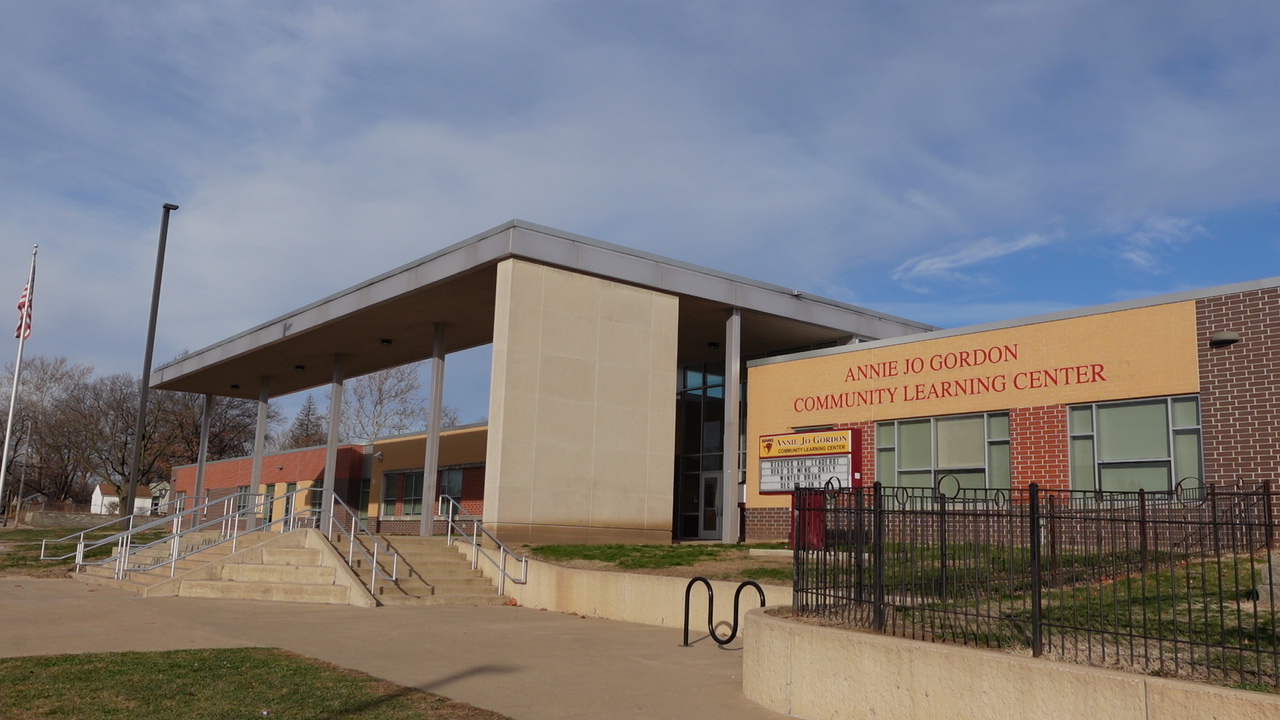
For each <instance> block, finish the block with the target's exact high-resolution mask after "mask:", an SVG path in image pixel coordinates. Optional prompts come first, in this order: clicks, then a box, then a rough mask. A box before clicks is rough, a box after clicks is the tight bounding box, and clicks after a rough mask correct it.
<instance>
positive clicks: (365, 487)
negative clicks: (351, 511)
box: [356, 479, 373, 520]
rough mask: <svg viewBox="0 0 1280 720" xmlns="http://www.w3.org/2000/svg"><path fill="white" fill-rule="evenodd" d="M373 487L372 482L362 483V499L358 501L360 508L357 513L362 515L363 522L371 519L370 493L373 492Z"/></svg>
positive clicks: (364, 481) (365, 481)
mask: <svg viewBox="0 0 1280 720" xmlns="http://www.w3.org/2000/svg"><path fill="white" fill-rule="evenodd" d="M372 486H373V481H372V480H367V479H366V480H361V481H360V499H359V500H357V501H356V502H357V503H359V506H358V507H357V508H356V512H357V513H358V514H359V515H360V519H361V520H366V519H368V517H369V493H370V492H371V488H372Z"/></svg>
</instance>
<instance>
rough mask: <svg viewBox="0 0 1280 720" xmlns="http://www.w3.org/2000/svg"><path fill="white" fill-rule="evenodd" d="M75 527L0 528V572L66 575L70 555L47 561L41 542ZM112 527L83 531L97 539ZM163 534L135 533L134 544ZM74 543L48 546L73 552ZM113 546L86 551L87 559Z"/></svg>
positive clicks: (53, 552)
mask: <svg viewBox="0 0 1280 720" xmlns="http://www.w3.org/2000/svg"><path fill="white" fill-rule="evenodd" d="M74 531H75V530H74V528H22V529H18V528H0V575H32V576H36V577H57V576H62V575H65V574H66V573H67V572H68V571H70V570H71V569H73V568H74V567H75V562H74V560H73V559H68V560H60V561H49V560H41V559H40V543H41V541H42V540H56V539H58V538H61V537H66V536H67V535H70V534H71V533H72V532H74ZM113 532H115V531H114V530H99V531H97V532H93V533H89V534H88V535H86V539H88V540H96V539H99V538H104V537H107V536H109V535H111V534H112V533H113ZM161 537H164V533H163V532H159V531H156V532H145V533H138V534H137V535H136V536H134V539H133V542H134V544H135V545H141V544H143V543H148V542H151V541H152V540H158V539H160V538H161ZM75 549H76V543H75V542H66V543H61V544H59V545H57V546H51V547H50V548H49V553H50V554H51V555H55V556H56V555H66V554H68V553H73V552H75ZM113 550H115V545H114V544H111V545H105V546H103V547H100V548H96V549H94V550H90V551H88V552H86V553H85V559H86V560H95V559H101V558H105V557H108V556H109V555H111V553H112V551H113Z"/></svg>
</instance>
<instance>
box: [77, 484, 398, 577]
mask: <svg viewBox="0 0 1280 720" xmlns="http://www.w3.org/2000/svg"><path fill="white" fill-rule="evenodd" d="M306 492H322V493H323V492H331V491H329V490H325V489H322V488H299V489H297V490H294V491H292V492H289V493H285V494H284V495H279V496H271V497H267V496H264V495H255V496H254V497H256V498H260V499H259V500H257V501H256V502H252V503H249V504H246V505H245V506H244V507H242V508H236V509H234V510H232V509H230V508H231V503H232V502H233V501H235V500H236V497H235V496H232V497H229V498H225V499H223V500H221V501H210V502H206V503H202V504H200V505H197V506H195V507H192V508H189V509H187V510H184V511H182V512H180V513H178V514H177V515H174V516H172V517H171V518H164V519H163V520H164V522H166V523H167V522H172V523H173V533H172V534H171V535H169V536H167V537H164V538H161V539H159V540H155V541H152V542H149V543H146V544H143V545H137V546H135V545H133V544H132V538H133V536H134V535H135V534H137V533H138V532H142V531H144V530H147V529H152V528H154V527H157V526H158V524H159V523H148V524H146V525H142V526H138V527H136V528H133V529H131V530H129V531H127V532H123V533H117V534H116V535H113V536H111V538H104V539H103V541H100V542H99V543H98V544H96V545H94V547H98V546H101V545H103V544H105V543H106V542H110V541H112V540H115V541H116V542H117V550H116V553H115V554H114V555H112V556H111V557H109V558H106V559H104V560H99V561H95V562H84V550H85V549H92V548H80V549H78V550H77V553H76V566H77V567H76V569H77V570H79V569H80V568H81V567H84V566H90V565H106V564H107V563H110V562H114V563H115V564H116V571H115V575H116V579H124V575H125V574H126V573H128V572H130V571H132V570H154V569H157V568H163V567H164V566H165V565H169V577H173V576H174V575H175V574H176V573H177V562H178V561H179V560H182V559H185V558H188V557H190V556H192V555H195V554H196V553H198V552H202V551H204V550H208V549H209V548H211V547H217V546H219V545H222V544H225V543H228V542H229V543H231V544H232V545H231V551H232V552H236V545H237V542H238V540H239V539H240V538H241V537H244V536H245V535H248V534H249V533H253V532H263V531H267V530H269V529H270V528H273V527H275V526H279V527H280V528H281V529H282V530H296V529H298V528H300V527H303V526H306V525H311V526H313V527H318V525H319V520H318V518H317V516H318V514H319V512H320V511H318V510H316V509H315V508H313V507H310V506H308V507H302V508H299V505H300V503H299V502H298V501H297V496H299V495H300V494H302V493H306ZM333 499H334V500H335V501H337V502H338V503H340V504H341V505H342V507H344V508H346V509H347V510H348V512H350V508H349V507H347V505H346V503H344V502H342V500H341V498H339V497H338V496H337V495H336V494H335V495H334V496H333ZM280 501H286V503H287V505H291V506H293V508H294V510H293V511H292V512H290V513H288V514H286V515H284V516H283V517H280V518H276V519H273V520H271V521H269V522H266V523H264V524H261V525H258V524H256V523H254V522H246V523H244V525H245V527H244V529H243V530H242V529H241V527H240V526H241V521H242V520H246V519H251V518H256V516H257V515H258V514H259V513H260V512H261V511H263V510H264V509H265V508H266V506H267V505H268V504H269V503H276V502H280ZM216 502H223V503H225V504H226V506H227V507H226V508H224V511H223V513H222V515H221V516H220V517H215V518H212V519H209V520H205V521H203V522H193V523H192V524H191V525H189V526H187V527H185V528H184V527H183V522H182V518H184V517H188V516H192V515H195V514H196V513H198V512H201V511H203V510H204V509H205V508H207V507H208V506H209V505H212V504H214V503H216ZM307 518H317V519H316V520H315V521H314V522H313V523H306V522H303V521H304V520H305V519H307ZM353 519H355V520H356V521H357V522H358V518H355V517H354V515H353ZM335 525H336V524H335V523H334V522H333V521H332V519H331V520H330V527H329V532H330V535H329V540H330V542H332V532H333V529H334V527H335ZM361 525H363V523H361ZM213 527H217V528H219V530H218V539H217V540H214V541H213V542H209V543H205V544H202V545H201V546H200V547H198V548H196V549H193V550H189V551H187V552H182V551H181V546H182V538H183V537H185V536H186V535H188V534H190V533H194V532H198V531H201V530H205V529H208V528H213ZM338 529H339V530H340V531H342V532H347V531H346V529H345V528H342V527H340V526H339V527H338ZM362 529H364V531H365V532H366V533H367V532H368V529H367V528H362ZM348 535H350V536H351V537H352V538H353V549H358V550H359V552H360V554H361V555H362V556H363V557H364V558H366V559H367V560H368V561H369V564H370V567H371V573H370V576H369V591H370V592H371V593H373V594H376V593H377V581H378V579H379V578H381V579H384V580H388V581H390V582H393V583H394V582H396V580H397V579H398V574H399V563H400V556H399V555H398V554H397V553H395V552H394V551H392V550H390V549H389V548H387V549H385V550H383V551H384V552H386V553H389V554H390V555H391V572H390V573H389V574H388V573H387V572H385V571H384V570H382V568H381V567H379V565H378V553H379V549H380V543H378V542H377V538H376V536H372V534H370V535H371V537H374V540H375V543H374V546H373V554H372V556H371V555H370V554H369V553H368V552H367V551H365V549H364V547H363V546H361V545H359V544H356V543H354V533H348ZM164 543H171V548H172V549H171V552H170V556H169V558H168V559H167V560H165V561H163V562H160V563H156V564H154V565H150V566H145V567H142V566H136V567H135V566H132V565H131V564H130V562H129V558H131V557H133V556H135V555H137V554H138V553H140V552H142V551H144V550H147V549H150V548H153V547H156V546H158V545H161V544H164ZM346 562H347V566H348V567H350V568H352V569H354V568H355V555H354V553H353V552H352V551H351V550H348V553H347V558H346Z"/></svg>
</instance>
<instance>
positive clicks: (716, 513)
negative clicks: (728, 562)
mask: <svg viewBox="0 0 1280 720" xmlns="http://www.w3.org/2000/svg"><path fill="white" fill-rule="evenodd" d="M701 495H702V498H701V500H702V502H701V508H700V510H701V519H702V522H701V524H700V526H699V528H698V539H699V540H719V539H720V506H721V505H722V503H721V502H720V473H718V472H717V473H706V472H704V473H702V493H701Z"/></svg>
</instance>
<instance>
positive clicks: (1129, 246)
mask: <svg viewBox="0 0 1280 720" xmlns="http://www.w3.org/2000/svg"><path fill="white" fill-rule="evenodd" d="M1207 234H1208V231H1206V230H1205V229H1204V228H1203V227H1201V226H1200V225H1198V224H1196V223H1195V222H1193V221H1191V220H1188V219H1187V218H1180V217H1154V218H1148V219H1147V220H1146V221H1144V222H1143V223H1142V227H1141V228H1139V229H1138V230H1135V231H1133V232H1131V233H1129V234H1128V236H1126V237H1125V239H1124V242H1123V243H1122V244H1121V247H1120V256H1121V257H1123V258H1125V259H1126V260H1128V261H1130V262H1132V263H1133V264H1134V265H1136V266H1137V267H1138V269H1139V270H1143V271H1146V272H1149V273H1153V274H1158V273H1162V272H1165V271H1166V270H1168V267H1169V266H1168V264H1167V263H1166V262H1165V259H1164V258H1165V256H1166V255H1167V254H1168V253H1170V252H1172V251H1173V250H1175V249H1177V248H1178V246H1180V245H1185V244H1186V243H1189V242H1191V241H1192V240H1194V239H1195V238H1196V237H1204V236H1206V235H1207Z"/></svg>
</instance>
